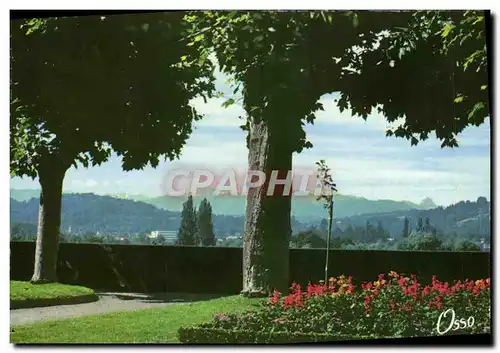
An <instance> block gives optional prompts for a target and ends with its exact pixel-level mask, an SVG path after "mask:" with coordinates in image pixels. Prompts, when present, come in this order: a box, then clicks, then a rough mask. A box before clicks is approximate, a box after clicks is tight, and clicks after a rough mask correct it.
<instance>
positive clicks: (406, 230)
mask: <svg viewBox="0 0 500 353" xmlns="http://www.w3.org/2000/svg"><path fill="white" fill-rule="evenodd" d="M409 234H410V221H409V220H408V217H405V221H404V226H403V238H408V235H409Z"/></svg>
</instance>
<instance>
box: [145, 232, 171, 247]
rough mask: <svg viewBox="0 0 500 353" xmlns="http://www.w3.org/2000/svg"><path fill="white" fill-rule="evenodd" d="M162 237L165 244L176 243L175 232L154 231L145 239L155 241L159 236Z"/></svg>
mask: <svg viewBox="0 0 500 353" xmlns="http://www.w3.org/2000/svg"><path fill="white" fill-rule="evenodd" d="M160 235H161V236H163V239H165V244H175V242H176V241H177V231H176V230H155V231H153V232H151V234H149V235H148V236H147V237H148V238H150V239H156V238H158V237H159V236H160Z"/></svg>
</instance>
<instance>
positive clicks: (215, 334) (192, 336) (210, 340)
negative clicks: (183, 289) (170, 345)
mask: <svg viewBox="0 0 500 353" xmlns="http://www.w3.org/2000/svg"><path fill="white" fill-rule="evenodd" d="M205 326H208V327H205ZM369 338H370V337H352V336H346V337H338V336H336V337H332V336H331V335H329V334H324V333H316V332H313V333H302V332H286V331H285V332H276V331H273V332H255V331H249V330H247V331H243V330H233V329H220V328H211V327H209V325H203V324H202V325H199V326H195V327H181V328H180V329H179V341H181V342H182V343H185V344H286V343H304V342H329V341H341V340H352V339H356V340H361V339H369ZM372 338H380V337H372Z"/></svg>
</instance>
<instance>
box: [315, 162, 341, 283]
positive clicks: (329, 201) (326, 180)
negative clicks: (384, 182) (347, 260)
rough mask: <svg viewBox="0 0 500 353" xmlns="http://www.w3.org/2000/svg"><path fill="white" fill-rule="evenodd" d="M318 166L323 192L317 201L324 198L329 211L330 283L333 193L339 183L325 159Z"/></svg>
mask: <svg viewBox="0 0 500 353" xmlns="http://www.w3.org/2000/svg"><path fill="white" fill-rule="evenodd" d="M316 165H317V166H318V178H319V180H320V182H321V194H320V195H319V196H318V198H317V201H319V200H323V201H324V202H325V204H324V207H325V209H326V210H327V211H328V232H327V235H326V259H325V283H328V259H329V255H330V238H331V236H332V221H333V195H334V193H335V192H337V185H336V184H335V183H334V182H333V180H332V176H331V174H330V168H329V167H328V166H327V165H326V162H325V161H324V160H320V161H319V162H316Z"/></svg>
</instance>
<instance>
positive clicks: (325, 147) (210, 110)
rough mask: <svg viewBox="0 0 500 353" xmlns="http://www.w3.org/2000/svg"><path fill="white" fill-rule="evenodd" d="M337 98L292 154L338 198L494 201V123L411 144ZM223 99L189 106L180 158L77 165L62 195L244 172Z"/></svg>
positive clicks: (327, 99) (154, 191)
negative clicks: (189, 174)
mask: <svg viewBox="0 0 500 353" xmlns="http://www.w3.org/2000/svg"><path fill="white" fill-rule="evenodd" d="M226 80H227V78H226V77H224V76H223V75H221V74H220V73H217V84H216V87H217V89H219V90H221V91H222V92H224V93H228V92H230V91H231V89H230V87H229V85H228V84H227V83H226ZM335 98H336V95H335V94H330V95H325V96H323V97H321V102H322V103H323V105H324V109H325V110H324V111H321V112H318V113H317V114H316V117H317V118H316V120H315V123H314V125H310V124H309V125H307V126H306V133H307V136H308V139H309V141H311V142H312V144H313V146H314V147H313V148H311V149H307V150H304V151H303V152H302V153H300V154H297V153H295V154H294V156H293V164H294V168H315V162H316V161H319V160H320V159H324V160H325V161H326V162H327V164H328V165H329V166H330V168H331V169H332V176H333V179H334V181H335V182H336V183H337V188H338V190H339V192H340V193H341V194H344V195H353V196H360V197H365V198H368V199H373V200H377V199H392V200H407V201H412V202H416V203H419V202H421V201H422V199H424V198H426V197H430V198H431V199H433V200H434V202H435V203H436V204H438V205H443V206H447V205H450V204H453V203H456V202H459V201H461V200H471V201H475V200H476V199H477V198H478V197H479V196H485V197H487V198H488V199H490V197H489V196H490V184H491V183H490V124H489V120H487V121H486V123H485V124H483V125H481V126H479V127H469V128H467V129H466V130H465V131H464V132H463V133H462V134H460V135H459V136H458V141H459V145H460V147H459V148H454V149H450V148H445V149H442V148H441V147H440V142H439V141H438V140H437V139H436V138H435V137H433V136H431V137H430V138H429V139H428V140H426V141H424V142H421V143H419V144H418V145H417V146H410V142H409V141H408V140H405V139H400V138H395V137H386V136H385V130H386V129H387V128H388V127H390V125H388V123H387V122H386V121H385V119H384V118H383V117H382V116H381V115H379V114H376V113H374V114H371V115H370V116H368V119H367V120H366V121H365V120H363V119H362V118H360V117H353V116H351V114H350V112H349V111H344V112H343V113H340V111H339V110H338V108H337V107H336V106H335V103H334V100H335ZM224 100H225V99H224V98H214V99H210V100H208V102H207V103H206V104H205V103H204V102H203V100H202V99H201V98H199V99H198V98H197V99H195V100H194V101H193V102H192V104H193V105H194V106H195V107H196V109H197V110H198V111H199V112H201V113H203V114H204V115H205V117H204V118H203V119H202V120H201V121H199V122H195V123H194V130H193V133H192V135H191V136H190V138H189V140H188V141H187V143H186V145H185V146H184V148H183V151H182V154H181V156H180V159H179V160H177V161H174V162H170V161H167V162H161V163H160V165H159V166H158V167H157V168H156V169H153V168H151V167H147V168H145V169H144V170H141V171H131V172H123V171H122V170H121V161H120V159H119V158H118V157H117V156H115V155H114V156H112V158H110V160H109V161H108V162H106V163H104V164H103V165H101V166H98V167H92V168H88V169H85V168H83V167H79V168H78V169H75V168H74V167H72V168H71V169H70V170H68V172H67V173H66V177H65V180H64V185H63V190H64V192H93V193H96V194H129V195H130V194H143V195H148V196H160V195H162V193H163V188H162V182H163V180H164V177H165V175H166V173H167V172H168V170H170V169H171V168H178V167H179V166H189V167H200V166H202V167H205V168H213V169H218V170H219V169H221V168H238V169H241V168H243V169H244V168H245V167H246V164H247V156H248V151H247V149H246V145H245V136H246V133H245V132H244V131H242V130H241V129H240V128H239V126H240V125H241V124H242V123H243V120H241V119H239V117H240V116H244V115H245V112H244V110H243V108H242V107H241V105H233V106H231V107H229V108H223V107H222V106H221V104H222V103H223V102H224ZM11 188H15V189H38V188H39V184H38V181H37V180H36V179H35V180H31V179H29V178H22V179H21V178H12V179H11Z"/></svg>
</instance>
